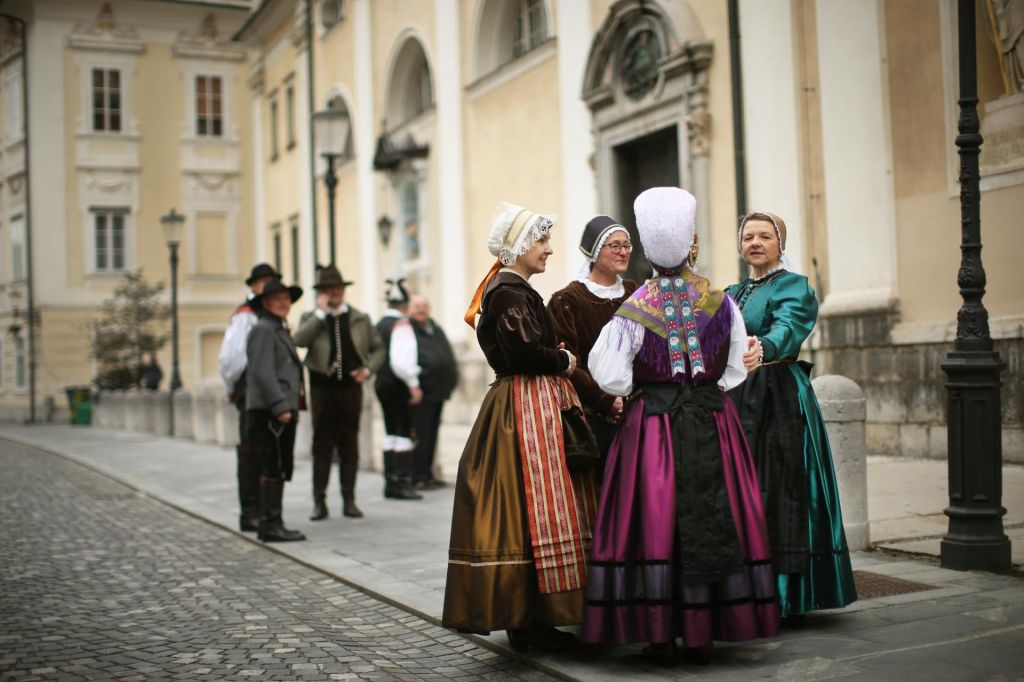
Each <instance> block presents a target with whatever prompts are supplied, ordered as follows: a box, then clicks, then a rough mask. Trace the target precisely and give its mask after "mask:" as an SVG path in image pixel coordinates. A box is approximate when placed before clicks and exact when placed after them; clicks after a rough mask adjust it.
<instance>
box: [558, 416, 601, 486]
mask: <svg viewBox="0 0 1024 682" xmlns="http://www.w3.org/2000/svg"><path fill="white" fill-rule="evenodd" d="M562 439H563V440H564V441H565V465H566V466H567V467H569V471H571V472H574V473H576V472H581V471H588V470H590V469H593V468H594V467H596V466H597V465H598V464H599V463H600V462H601V451H600V449H598V447H597V439H596V438H594V432H593V431H591V430H590V426H589V425H588V424H587V418H586V416H584V414H583V410H582V409H580V408H579V407H577V406H575V405H574V406H572V407H570V408H569V409H568V410H562Z"/></svg>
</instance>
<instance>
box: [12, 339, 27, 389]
mask: <svg viewBox="0 0 1024 682" xmlns="http://www.w3.org/2000/svg"><path fill="white" fill-rule="evenodd" d="M26 360H27V358H26V357H25V339H24V338H22V337H21V335H17V334H16V335H15V336H14V387H15V388H16V389H18V390H24V389H25V388H28V362H27V361H26Z"/></svg>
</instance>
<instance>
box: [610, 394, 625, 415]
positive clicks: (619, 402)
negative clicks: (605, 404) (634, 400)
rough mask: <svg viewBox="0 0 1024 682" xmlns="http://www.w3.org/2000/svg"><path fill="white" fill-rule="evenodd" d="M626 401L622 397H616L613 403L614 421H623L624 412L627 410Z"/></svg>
mask: <svg viewBox="0 0 1024 682" xmlns="http://www.w3.org/2000/svg"><path fill="white" fill-rule="evenodd" d="M625 405H626V403H625V401H624V400H623V399H622V396H616V398H615V400H614V401H613V402H612V421H619V420H620V419H622V410H623V409H624V408H625Z"/></svg>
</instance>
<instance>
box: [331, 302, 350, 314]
mask: <svg viewBox="0 0 1024 682" xmlns="http://www.w3.org/2000/svg"><path fill="white" fill-rule="evenodd" d="M348 311H349V307H348V303H342V304H341V305H340V306H338V307H337V308H328V309H327V312H329V313H330V314H331V315H334V316H335V317H337V316H339V315H344V314H345V313H347V312H348Z"/></svg>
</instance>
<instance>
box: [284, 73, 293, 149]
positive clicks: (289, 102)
mask: <svg viewBox="0 0 1024 682" xmlns="http://www.w3.org/2000/svg"><path fill="white" fill-rule="evenodd" d="M284 106H285V123H286V124H287V126H288V131H287V132H288V149H291V148H292V147H294V146H295V87H294V86H292V85H290V84H289V85H288V88H287V89H286V90H285V91H284Z"/></svg>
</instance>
